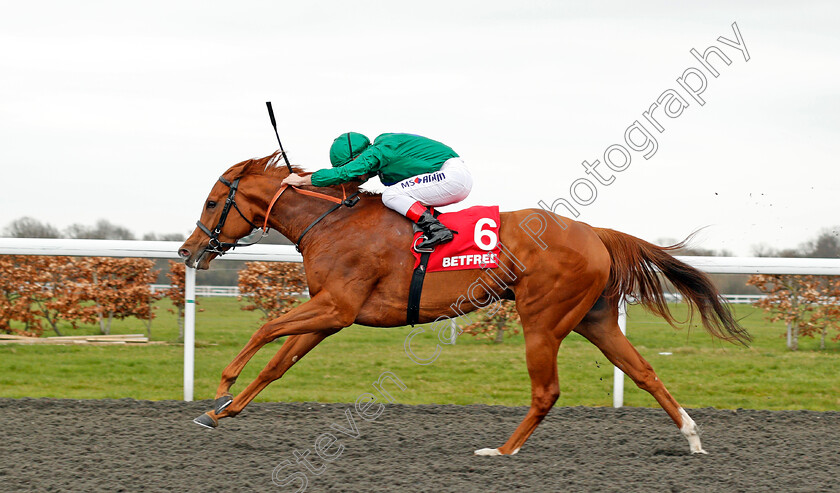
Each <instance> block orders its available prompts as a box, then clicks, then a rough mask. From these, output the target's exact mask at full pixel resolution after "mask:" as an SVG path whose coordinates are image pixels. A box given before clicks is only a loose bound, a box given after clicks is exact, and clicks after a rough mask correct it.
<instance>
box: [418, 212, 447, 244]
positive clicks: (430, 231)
mask: <svg viewBox="0 0 840 493" xmlns="http://www.w3.org/2000/svg"><path fill="white" fill-rule="evenodd" d="M417 226H419V227H420V229H422V230H423V235H424V236H425V237H426V239H425V240H423V241H422V242H421V243H420V244H419V245H417V248H424V249H429V248H432V247H434V246H435V245H440V244H441V243H446V242H447V241H452V238H454V235H453V234H452V231H450V230H449V228H447V227H446V226H444V225H443V224H441V223H440V221H438V220H437V218H435V216H433V215H432V214H431V213H430V212H429V211H425V212H424V213H423V214H422V215H420V219H418V220H417Z"/></svg>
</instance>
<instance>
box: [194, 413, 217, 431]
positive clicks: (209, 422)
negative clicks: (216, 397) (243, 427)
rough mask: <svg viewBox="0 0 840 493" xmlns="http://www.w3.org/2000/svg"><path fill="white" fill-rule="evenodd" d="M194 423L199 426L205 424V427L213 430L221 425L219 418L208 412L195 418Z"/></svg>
mask: <svg viewBox="0 0 840 493" xmlns="http://www.w3.org/2000/svg"><path fill="white" fill-rule="evenodd" d="M193 423H195V424H197V425H199V426H203V427H205V428H210V429H211V430H212V429H214V428H215V427H217V426H219V420H218V419H216V418H214V417H213V416H210V415H209V414H207V413H204V414H202V415H201V416H199V417H197V418H195V419H194V420H193Z"/></svg>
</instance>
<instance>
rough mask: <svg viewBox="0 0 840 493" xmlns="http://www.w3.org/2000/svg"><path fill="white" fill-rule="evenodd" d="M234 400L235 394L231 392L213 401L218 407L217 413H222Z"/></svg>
mask: <svg viewBox="0 0 840 493" xmlns="http://www.w3.org/2000/svg"><path fill="white" fill-rule="evenodd" d="M231 402H233V396H232V395H230V394H225V395H223V396H221V397H219V398H218V399H216V401H215V402H214V403H213V406H214V407H215V408H216V414H222V411H224V410H225V408H226V407H228V406H230V403H231Z"/></svg>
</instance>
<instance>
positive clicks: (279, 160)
mask: <svg viewBox="0 0 840 493" xmlns="http://www.w3.org/2000/svg"><path fill="white" fill-rule="evenodd" d="M292 171H293V172H294V173H296V174H298V175H301V176H307V175H311V174H312V172H311V171H305V170H304V169H303V168H301V167H300V166H294V165H293V166H292ZM228 174H230V175H229V176H227V178H228V179H230V180H235V179H237V178H242V177H244V176H248V175H261V176H276V177H279V178H284V177H286V176H288V175H289V170H288V169H287V168H286V163H285V162H283V153H282V152H280V151H279V150H278V151H275V152H274V153H272V154H270V155H268V156H266V157H261V158H252V159H248V160H245V161H242V162H241V163H238V164H235V165H233V166H231V168H230V169H229V170H228V171H227V173H225V175H228ZM362 183H363V182H361V181H351V182H348V183H347V185H346V189H347V188H349V189H352V190H348V191H356V190H358V191H359V192H360V195H380V194H379V193H375V192H370V191H367V190H359V187H360V186H361V185H362ZM319 188H330V189H333V190H341V185H333V186H330V187H319Z"/></svg>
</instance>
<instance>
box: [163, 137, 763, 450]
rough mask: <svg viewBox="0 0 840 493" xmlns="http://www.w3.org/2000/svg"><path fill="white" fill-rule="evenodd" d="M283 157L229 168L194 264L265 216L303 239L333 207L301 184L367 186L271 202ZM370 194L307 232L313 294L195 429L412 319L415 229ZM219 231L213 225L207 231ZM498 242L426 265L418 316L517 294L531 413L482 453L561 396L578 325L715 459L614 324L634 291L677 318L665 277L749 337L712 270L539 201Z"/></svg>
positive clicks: (253, 348)
mask: <svg viewBox="0 0 840 493" xmlns="http://www.w3.org/2000/svg"><path fill="white" fill-rule="evenodd" d="M279 157H280V153H275V154H272V155H271V156H268V157H265V158H262V159H252V160H248V161H244V162H241V163H239V164H237V165H235V166H233V167H231V168H230V169H229V170H227V171H226V172H225V173H224V175H222V177H221V178H220V179H219V181H218V182H217V183H216V184H215V186H214V187H213V188H212V189H211V190H210V195H209V196H208V197H207V200H206V201H205V203H204V205H203V207H202V212H201V219H200V221H199V227H197V228H196V229H195V231H194V232H193V233H192V235H191V236H190V237H189V238H188V239H187V241H186V242H185V243H184V244H183V246H182V247H181V249H180V250H179V254H180V255H181V256H182V257H183V258H184V259H185V262H186V264H187V265H189V266H194V267H196V268H198V269H207V268H208V265H209V263H210V261H211V260H213V259H214V258H215V257H216V256H217V255H219V254H220V253H223V252H224V251H225V250H227V249H229V248H230V247H231V246H232V245H233V244H235V243H236V241H237V240H239V239H241V238H243V237H245V236H247V235H248V234H249V233H251V231H252V230H253V228H254V227H255V226H256V225H258V224H259V225H262V224H267V225H268V226H269V227H271V228H274V229H275V230H277V231H279V232H280V233H282V234H283V235H284V236H286V237H287V238H289V239H292V240H293V241H294V240H297V239H298V238H300V236H301V234H302V233H303V232H304V231H305V230H307V228H308V226H310V225H311V224H312V223H313V222H315V220H316V218H318V217H319V216H321V215H322V214H323V213H324V212H326V211H327V210H328V209H330V208H331V207H333V205H332V204H331V203H330V202H328V201H326V200H324V199H322V198H318V197H313V196H311V195H310V194H304V193H302V192H312V191H318V192H320V193H322V194H324V195H326V196H329V197H337V198H342V197H343V196H346V194H347V193H352V192H357V191H358V186H359V183H351V184H348V185H346V186H345V187H340V186H336V187H329V188H315V187H303V188H302V189H288V190H286V189H284V190H285V193H284V194H283V195H282V196H280V197H279V199H277V201H276V204H275V203H273V202H272V197H273V196H274V195H275V192H277V191H278V190H279V189H280V188H281V181H282V180H283V178H284V177H286V176H287V175H288V174H289V171H288V170H287V169H286V167H282V166H277V162H278V159H279ZM295 172H301V171H300V170H295ZM360 199H361V200H360V201H359V202H358V204H356V205H355V206H354V207H352V208H350V207H340V208H338V209H337V210H336V211H335V212H333V213H331V214H329V215H327V216H326V217H325V218H324V219H323V220H322V221H320V222H318V223H317V224H316V225H315V226H314V227H312V228H311V229H308V231H307V234H306V235H305V236H304V237H303V238H302V242H301V243H300V248H301V251H302V253H303V263H304V267H305V270H306V277H307V281H308V284H309V291H310V295H311V299H310V300H309V301H307V302H305V303H303V304H301V305H299V306H297V307H295V308H294V309H292V310H291V311H289V312H288V313H286V314H285V315H282V316H280V317H278V318H276V319H274V320H271V321H270V322H268V323H266V324H265V325H263V326H262V327H260V329H259V330H257V331H256V332H255V333H254V334H253V335H252V336H251V339H250V341H248V344H246V345H245V347H244V348H243V349H242V351H240V353H239V354H238V355H237V356H236V357H235V358H234V359H233V361H231V363H230V364H229V365H228V366H227V367H226V368H225V369H224V371H223V372H222V379H221V383H220V385H219V388H218V390H217V391H216V403H215V409H213V410H211V411H209V412H208V413H206V414H204V415H202V416H200V417H199V418H197V419H196V420H195V421H196V423H198V424H201V425H203V426H206V427H210V428H213V427H216V426H218V423H219V421H218V420H219V419H220V418H225V417H232V416H236V415H237V414H238V413H240V412H241V411H242V409H243V408H244V407H245V406H246V405H247V404H248V403H249V402H251V400H253V399H254V397H256V395H257V394H258V393H259V392H260V391H261V390H262V389H264V388H265V387H266V386H267V385H268V384H269V383H271V382H273V381H274V380H277V379H279V378H280V377H282V376H283V374H285V373H286V371H287V370H288V369H289V368H291V367H292V365H294V364H295V363H296V362H297V361H299V360H300V359H301V358H302V357H303V356H304V355H306V353H308V352H309V351H310V350H311V349H312V348H314V347H315V346H316V345H318V343H319V342H321V341H322V340H324V339H325V338H326V337H328V336H330V335H332V334H335V333H336V332H338V331H340V330H341V329H343V328H344V327H348V326H349V325H351V324H354V323H355V324H360V325H368V326H373V327H399V326H403V325H405V324H406V306H407V298H408V291H409V280H410V278H411V274H412V267H413V264H414V257H413V256H412V254H411V252H410V247H411V243H412V236H413V230H412V224H411V223H410V222H409V221H407V220H406V219H405V218H404V217H402V216H401V215H399V214H398V213H396V212H394V211H392V210H390V209H388V208H386V207H385V206H383V204H382V199H381V197H380V196H379V195H377V194H370V193H365V192H362V193H361V194H360ZM333 200H336V199H333ZM234 209H236V211H234ZM213 225H217V226H216V228H214V229H213V230H211V229H210V228H211V227H212V226H213ZM499 236H500V241H501V243H502V244H503V245H504V248H503V254H502V255H501V256H500V261H499V267H498V268H495V269H489V268H488V269H481V270H462V271H447V272H435V273H430V274H428V275H427V276H426V280H425V286H424V289H423V295H422V297H421V300H420V323H426V322H431V321H434V320H436V319H438V318H439V317H450V316H452V315H453V312H452V307H453V306H456V307H457V309H458V310H459V311H460V312H461V313H468V312H470V311H473V310H475V309H477V308H480V307H481V306H483V305H484V304H486V302H487V300H484V299H481V300H476V299H474V298H475V297H474V296H472V295H470V296H469V297H468V298H467V297H465V296H464V295H465V294H467V293H468V292H470V288H471V286H472V285H473V284H474V283H476V282H477V281H476V280H477V279H481V280H482V285H483V286H485V288H484V289H485V290H486V291H484V294H487V295H488V299H489V297H490V295H489V291H493V293H492V297H493V299H498V298H501V299H510V300H514V299H515V300H516V309H517V311H518V313H519V315H520V317H521V319H522V328H523V333H524V337H525V355H526V360H527V367H528V374H529V376H530V378H531V408H530V410H529V411H528V413H527V415H526V416H525V418H524V419H523V420H522V422H521V423H520V425H519V426H518V427H517V428H516V430H515V431H514V432H513V434H512V435H511V436H510V438H509V439H508V440H507V442H505V443H504V444H503V445H501V446H500V447H498V448H483V449H480V450H477V451H475V453H476V454H478V455H503V454H515V453H517V452H518V451H519V449H520V448H521V447H522V445H523V444H524V443H525V441H526V440H527V439H528V437H529V436H530V435H531V433H533V431H534V429H536V427H537V425H539V424H540V422H541V421H542V419H543V418H544V417H545V415H546V414H547V413H548V412H549V410H550V409H551V407H552V406H553V405H554V403H555V402H556V401H557V398H558V396H559V395H560V387H559V384H558V376H557V351H558V349H559V347H560V343H561V342H562V341H563V339H564V338H565V337H566V336H567V335H569V333H570V332H572V331H575V332H577V333H579V334H581V335H583V336H584V337H585V338H586V339H588V340H589V341H590V342H592V343H593V344H595V345H596V346H597V347H598V349H600V350H601V351H602V352H603V353H604V355H605V356H606V357H607V358H608V359H609V360H610V361H611V362H612V363H613V364H614V365H616V366H617V367H618V368H620V369H621V370H622V371H623V372H624V373H625V374H627V375H628V376H630V378H631V379H633V381H634V382H635V383H636V385H638V386H639V387H640V388H642V389H644V390H646V391H647V392H649V393H650V394H651V395H652V396H653V397H654V399H656V401H657V402H658V403H659V405H661V406H662V408H663V409H664V410H665V412H667V413H668V415H669V416H670V417H671V419H672V420H673V421H674V423H675V424H676V425H677V427H678V428H679V430H680V431H681V432H682V434H683V435H684V436H685V437H686V439H687V440H688V443H689V447H690V450H691V452H692V453H705V451H704V450H703V448H702V446H701V444H700V438H699V435H698V429H697V426H696V425H695V423H694V421H693V420H692V419H691V418H690V417H689V415H688V414H687V413H686V412H685V410H684V409H683V408H682V407H681V406H680V405H679V404H678V403H677V401H676V400H675V399H674V398H673V397H672V396H671V394H670V393H669V392H668V390H667V389H666V388H665V385H664V384H663V383H662V381H661V380H660V379H659V378H658V377H657V376H656V373H655V372H654V371H653V368H651V366H650V364H649V363H648V362H647V361H645V360H644V358H642V357H641V355H639V353H638V352H637V351H636V349H635V348H634V347H633V346H632V345H631V344H630V342H629V341H628V340H627V339H626V338H625V337H624V335H623V334H622V333H621V331H620V330H619V327H618V305H619V300H620V299H622V297H624V296H625V295H632V296H635V298H636V299H637V300H638V302H639V303H641V304H643V305H644V306H645V307H647V308H648V309H650V310H651V311H653V312H654V313H656V314H658V315H660V316H662V317H664V318H665V319H666V320H667V321H668V322H669V323H671V325H674V319H673V317H672V316H671V314H670V312H669V311H668V306H667V304H666V301H665V297H664V293H663V289H662V287H661V285H660V281H659V277H658V275H657V271H659V272H661V274H662V275H663V276H664V277H665V278H666V279H668V281H670V282H671V284H673V285H674V286H675V287H676V289H677V290H678V291H679V292H680V293H682V295H683V296H684V298H685V299H686V300H687V301H688V303H689V304H690V306H691V307H692V312H699V314H700V317H701V319H702V323H703V326H704V327H705V328H706V330H707V331H708V332H709V333H710V334H711V335H712V336H714V337H717V338H720V339H723V340H727V341H730V342H740V343H742V344H746V343H747V342H748V341H749V340H750V336H749V334H747V332H746V331H744V329H743V328H741V327H740V326H739V325H738V323H737V322H736V321H735V320H734V319H733V317H732V315H731V313H730V312H729V310H728V308H727V307H726V305H725V304H724V303H723V302H722V301H721V298H720V295H719V293H718V291H717V290H716V288H715V287H714V286H713V285H712V283H711V282H710V280H709V279H708V277H707V276H706V275H705V274H703V273H701V272H700V271H698V270H697V269H694V268H693V267H690V266H688V265H686V264H685V263H682V262H680V261H679V260H677V259H675V258H674V257H672V256H671V255H670V254H669V253H668V252H669V250H673V249H675V248H677V247H678V246H679V245H677V246H673V247H659V246H656V245H653V244H651V243H648V242H645V241H643V240H640V239H638V238H635V237H633V236H630V235H627V234H624V233H620V232H618V231H613V230H610V229H600V228H593V227H591V226H589V225H587V224H585V223H582V222H578V221H573V220H571V219H569V218H565V217H561V216H557V215H554V214H553V213H551V212H547V211H544V210H540V209H530V210H521V211H514V212H504V213H502V214H501V226H500V229H499ZM453 304H454V305H453ZM283 336H288V338H287V339H286V340H285V342H284V343H283V345H282V347H281V348H280V349H279V350H278V351H277V354H275V355H274V357H273V358H272V359H271V361H270V362H269V363H268V364H267V365H266V367H265V368H264V369H263V370H262V371H261V372H260V374H259V376H257V378H256V379H255V380H254V381H253V382H251V383H250V384H249V385H248V386H247V387H246V388H245V389H244V390H242V391H241V392H240V393H239V394H238V395H236V397H233V396H232V395H231V394H230V388H231V386H232V385H233V384H234V382H235V381H236V378H237V376H238V375H239V374H240V372H241V371H242V369H243V367H244V366H245V364H246V363H248V361H249V360H250V359H251V357H252V356H254V354H255V353H256V352H257V351H258V350H259V349H260V348H261V347H263V346H265V345H266V344H268V343H269V342H271V341H273V340H275V339H277V338H278V337H283Z"/></svg>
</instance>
